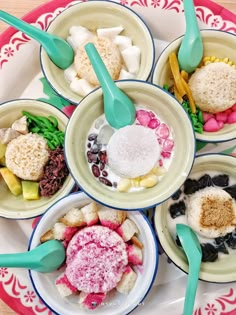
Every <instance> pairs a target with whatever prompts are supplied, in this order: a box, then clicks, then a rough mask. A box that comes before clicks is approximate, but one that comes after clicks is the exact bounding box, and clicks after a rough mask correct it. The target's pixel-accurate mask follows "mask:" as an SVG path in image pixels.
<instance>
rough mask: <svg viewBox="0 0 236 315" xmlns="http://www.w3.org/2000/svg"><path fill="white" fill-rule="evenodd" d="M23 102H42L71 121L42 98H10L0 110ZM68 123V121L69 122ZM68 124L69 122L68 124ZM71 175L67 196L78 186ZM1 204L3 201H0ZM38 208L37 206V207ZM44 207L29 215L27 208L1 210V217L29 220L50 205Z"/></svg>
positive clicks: (0, 105)
mask: <svg viewBox="0 0 236 315" xmlns="http://www.w3.org/2000/svg"><path fill="white" fill-rule="evenodd" d="M16 102H17V103H18V102H19V103H22V106H23V104H24V103H25V102H32V103H37V104H39V105H40V104H42V105H45V104H46V106H48V107H49V108H53V110H55V111H57V112H58V113H59V115H61V116H62V117H63V116H64V117H65V118H67V119H68V121H69V118H68V116H67V115H66V114H65V113H64V112H62V111H61V110H59V109H58V108H57V107H55V106H54V105H52V104H50V103H47V102H46V101H41V100H37V99H33V98H22V99H18V98H16V99H11V100H8V101H4V102H2V103H0V111H1V108H3V107H7V106H8V105H11V104H12V103H16ZM67 123H68V122H67ZM66 125H67V124H66ZM66 125H65V130H66ZM68 176H69V177H70V180H69V182H68V188H67V189H66V191H65V193H64V196H66V195H67V194H69V193H70V192H71V191H73V189H74V187H75V186H76V183H75V181H74V179H73V177H72V176H71V174H69V175H68ZM60 198H61V197H60ZM0 204H1V201H0ZM35 208H36V209H37V206H36V207H35ZM42 208H43V209H42V210H41V211H40V212H37V213H36V214H32V212H33V210H30V213H31V214H29V215H27V212H26V211H25V210H21V211H20V210H17V211H14V213H15V214H14V213H12V212H11V213H9V211H8V213H9V214H4V213H3V210H0V211H1V212H0V218H4V219H9V220H28V219H33V218H36V217H38V216H40V215H42V214H43V213H44V212H45V211H46V210H47V208H48V205H47V204H46V205H45V206H44V207H42ZM19 213H21V215H20V217H19Z"/></svg>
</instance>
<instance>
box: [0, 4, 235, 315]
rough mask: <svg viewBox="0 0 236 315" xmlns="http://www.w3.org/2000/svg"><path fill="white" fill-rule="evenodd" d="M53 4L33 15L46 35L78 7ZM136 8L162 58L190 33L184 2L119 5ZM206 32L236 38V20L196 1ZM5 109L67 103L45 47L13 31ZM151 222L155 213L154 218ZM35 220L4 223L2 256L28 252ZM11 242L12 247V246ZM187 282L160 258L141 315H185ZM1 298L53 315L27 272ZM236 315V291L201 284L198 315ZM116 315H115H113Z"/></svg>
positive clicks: (6, 52)
mask: <svg viewBox="0 0 236 315" xmlns="http://www.w3.org/2000/svg"><path fill="white" fill-rule="evenodd" d="M76 2H77V1H73V2H71V1H70V0H53V1H51V2H49V3H46V4H44V5H43V6H41V7H40V8H38V9H36V10H34V11H32V12H30V13H29V14H28V15H27V16H26V18H25V19H26V21H30V22H32V21H34V22H35V23H34V24H35V25H36V26H37V27H40V28H43V29H45V28H46V27H47V26H48V24H49V23H50V21H51V20H52V19H53V18H54V17H55V16H56V15H57V14H58V13H59V12H60V11H61V10H63V9H64V7H66V6H68V5H70V4H73V3H76ZM117 2H121V3H122V4H124V5H127V6H129V7H131V8H132V9H133V10H135V11H136V12H137V13H138V14H140V15H141V17H142V18H143V19H144V20H145V21H146V23H147V25H148V26H149V27H150V29H151V31H152V33H153V36H154V37H155V44H156V57H157V56H158V55H159V54H160V52H161V51H162V49H163V48H165V46H166V45H167V44H168V43H169V42H170V41H171V40H173V39H174V38H175V37H177V36H180V35H182V34H183V33H184V30H185V22H184V16H183V5H182V1H181V0H120V1H119V0H117ZM195 4H196V12H197V16H198V19H199V25H200V27H201V28H217V29H222V30H227V31H230V32H232V33H235V34H236V27H235V20H236V16H235V15H234V14H232V13H230V12H229V11H227V10H225V9H223V8H222V7H220V6H218V5H216V4H213V3H212V2H210V1H209V0H195ZM0 48H1V51H0V87H1V88H0V103H2V102H4V101H6V100H10V99H14V98H24V97H30V98H36V99H38V98H43V99H45V100H48V101H49V102H51V103H53V104H54V105H55V106H57V107H58V108H60V109H63V108H64V106H65V105H67V102H64V101H63V100H62V99H60V98H58V97H57V96H56V95H55V94H54V93H53V91H52V90H50V89H49V87H48V85H46V84H42V83H45V82H44V81H43V82H42V80H40V78H42V73H41V71H40V65H39V45H38V44H37V43H36V42H35V41H33V40H30V39H29V38H28V37H26V36H24V35H23V34H22V33H20V32H14V31H13V30H12V29H11V30H7V31H6V32H4V33H3V34H2V35H0ZM63 110H65V109H63ZM219 152H224V153H226V154H232V155H236V144H235V140H234V141H230V142H227V143H219V144H205V143H202V144H198V153H219ZM149 215H150V217H151V216H152V211H150V212H149ZM32 224H33V221H32V220H28V221H27V220H22V221H14V220H7V219H2V218H0V231H1V233H0V244H1V246H0V248H1V253H8V252H9V253H10V252H21V251H26V250H27V244H28V239H29V236H30V234H31V232H32ZM6 240H7V241H6ZM186 280H187V276H186V275H185V274H184V273H183V272H182V271H180V270H179V269H178V268H177V267H175V266H174V264H173V263H170V262H169V261H168V259H167V257H166V255H165V254H164V253H162V254H161V255H160V259H159V269H158V275H157V278H156V280H155V282H154V285H153V287H152V289H151V291H150V292H149V294H148V296H147V298H146V299H145V300H144V302H143V304H142V305H140V306H139V307H138V308H137V309H136V310H135V311H134V312H133V313H132V314H135V315H141V314H146V315H156V314H158V315H167V314H168V315H177V314H181V310H182V308H183V302H184V294H185V287H186ZM0 297H1V299H3V300H4V301H5V302H6V303H7V304H8V305H9V306H10V307H12V308H13V309H14V310H15V312H16V313H17V314H24V315H34V314H36V315H39V314H41V315H51V313H50V311H49V310H48V309H47V307H46V306H45V305H44V304H43V303H42V302H41V301H40V299H39V298H38V297H37V295H36V293H35V291H34V289H33V287H32V286H31V284H30V280H29V277H28V272H27V270H21V269H7V268H0ZM223 314H224V315H227V314H228V315H235V314H236V285H235V283H231V284H230V283H229V284H220V285H219V284H218V285H217V284H211V283H206V282H202V281H200V282H199V287H198V291H197V297H196V302H195V312H194V315H223ZM111 315H112V314H111Z"/></svg>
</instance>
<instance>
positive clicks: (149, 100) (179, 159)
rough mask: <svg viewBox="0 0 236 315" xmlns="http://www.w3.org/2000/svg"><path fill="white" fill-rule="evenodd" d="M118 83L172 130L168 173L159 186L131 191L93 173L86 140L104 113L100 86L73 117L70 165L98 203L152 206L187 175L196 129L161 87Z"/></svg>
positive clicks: (69, 128)
mask: <svg viewBox="0 0 236 315" xmlns="http://www.w3.org/2000/svg"><path fill="white" fill-rule="evenodd" d="M117 86H118V87H119V88H120V89H121V90H123V92H125V93H126V94H127V95H128V96H129V97H130V98H131V99H132V100H133V102H134V104H136V105H142V106H144V108H145V109H146V110H152V111H153V112H154V113H155V114H156V115H157V116H158V117H159V118H160V120H161V121H164V122H165V123H166V124H167V126H168V127H169V128H170V130H171V132H172V133H173V138H174V142H175V146H174V151H173V159H172V162H171V163H170V166H169V169H168V171H167V173H166V174H165V175H164V177H163V178H162V179H161V181H160V182H159V183H158V184H157V185H156V186H154V187H152V188H148V189H144V190H140V191H135V192H132V193H131V192H129V193H127V192H119V191H117V190H111V189H110V188H108V187H107V186H106V185H104V184H101V183H100V182H99V181H98V180H97V178H95V177H94V176H93V174H92V172H91V171H90V167H89V164H88V162H87V155H86V145H87V144H86V142H87V138H88V133H89V132H90V128H91V126H92V124H93V122H94V121H95V120H96V119H97V118H98V117H100V116H101V115H102V114H103V113H104V111H103V96H102V95H103V94H102V90H101V88H99V89H97V90H95V91H93V92H92V93H90V94H89V95H87V96H86V97H85V98H84V99H83V100H82V101H81V103H80V105H79V106H77V107H76V109H75V111H74V112H73V114H72V116H71V118H70V121H69V123H68V125H67V128H66V136H65V152H66V161H67V165H68V167H69V170H70V172H71V174H72V176H73V177H74V179H75V181H76V183H77V184H78V185H79V186H80V188H81V189H82V190H83V191H84V192H86V193H87V194H88V195H89V196H90V197H91V198H93V199H95V200H97V201H98V202H100V203H103V204H105V205H107V206H109V207H112V208H117V209H130V210H134V209H144V208H149V207H152V206H153V205H156V204H159V203H161V202H163V201H164V200H166V199H168V198H169V197H170V196H171V195H172V194H173V193H174V192H175V191H176V190H177V189H178V188H179V186H181V185H182V183H183V182H184V180H185V178H186V177H187V176H188V174H189V172H190V170H191V167H192V163H193V160H194V155H195V138H194V132H193V129H192V125H191V122H190V120H189V118H188V116H187V114H186V113H185V111H184V110H183V108H182V107H181V106H180V104H179V103H178V102H177V101H176V99H175V98H173V97H172V96H171V95H170V94H169V93H167V92H166V91H164V90H163V89H161V88H160V87H158V86H155V85H152V84H150V83H147V82H143V81H134V80H131V81H119V82H117ZM136 108H137V107H136ZM183 150H184V154H183Z"/></svg>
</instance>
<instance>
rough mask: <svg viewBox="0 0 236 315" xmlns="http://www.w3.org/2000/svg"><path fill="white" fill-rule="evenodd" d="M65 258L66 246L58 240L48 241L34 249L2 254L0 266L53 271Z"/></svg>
mask: <svg viewBox="0 0 236 315" xmlns="http://www.w3.org/2000/svg"><path fill="white" fill-rule="evenodd" d="M64 260H65V248H64V246H63V245H62V243H61V242H59V241H57V240H50V241H47V242H45V243H43V244H41V245H39V246H37V247H35V248H34V249H32V250H30V251H28V252H23V253H16V254H1V255H0V267H16V268H27V269H32V270H35V271H39V272H51V271H54V270H56V269H57V268H59V267H60V266H61V265H62V263H63V262H64Z"/></svg>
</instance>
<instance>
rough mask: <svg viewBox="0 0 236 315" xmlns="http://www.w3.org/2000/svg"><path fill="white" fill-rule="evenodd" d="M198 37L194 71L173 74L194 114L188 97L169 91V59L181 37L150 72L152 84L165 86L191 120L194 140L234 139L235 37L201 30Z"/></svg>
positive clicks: (235, 93)
mask: <svg viewBox="0 0 236 315" xmlns="http://www.w3.org/2000/svg"><path fill="white" fill-rule="evenodd" d="M201 36H202V40H203V49H204V51H203V54H204V55H203V59H202V61H201V63H200V64H199V66H198V68H197V69H196V71H194V72H193V73H191V74H187V73H184V72H182V71H181V72H179V70H181V69H179V70H177V76H178V75H179V79H180V81H182V83H183V84H184V85H185V87H186V83H187V84H188V86H189V89H190V92H191V94H192V98H193V100H192V103H194V106H195V107H196V113H193V110H192V108H191V106H189V100H190V98H191V95H189V93H185V92H182V91H181V93H182V94H181V93H179V92H178V91H177V92H176V90H175V89H176V87H174V88H173V82H174V79H173V73H172V70H171V66H170V58H172V57H173V54H175V55H177V54H178V49H179V46H180V43H181V41H182V38H183V36H181V37H179V38H177V39H175V40H174V41H173V42H171V43H170V44H169V45H168V46H167V47H166V49H165V50H164V51H163V52H162V53H161V55H160V57H159V59H158V60H157V62H156V65H155V68H154V71H153V77H152V82H153V83H155V84H158V85H160V86H162V87H163V86H164V85H166V88H167V89H170V91H171V93H173V94H175V95H176V97H177V98H178V99H179V101H180V102H181V103H182V105H183V106H184V107H185V109H186V111H187V112H188V113H189V115H190V117H191V120H192V122H193V126H194V129H195V131H196V139H197V140H200V141H206V142H221V141H229V140H233V139H234V138H235V137H236V128H235V119H236V114H235V110H236V106H235V103H236V85H235V82H236V80H235V78H236V59H235V53H234V50H235V47H236V36H235V34H231V33H228V32H223V31H218V30H201ZM176 78H177V77H176ZM183 81H184V82H183ZM175 83H176V82H175ZM177 90H178V89H177ZM186 91H187V90H186ZM180 94H181V95H180ZM186 94H187V99H186Z"/></svg>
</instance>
